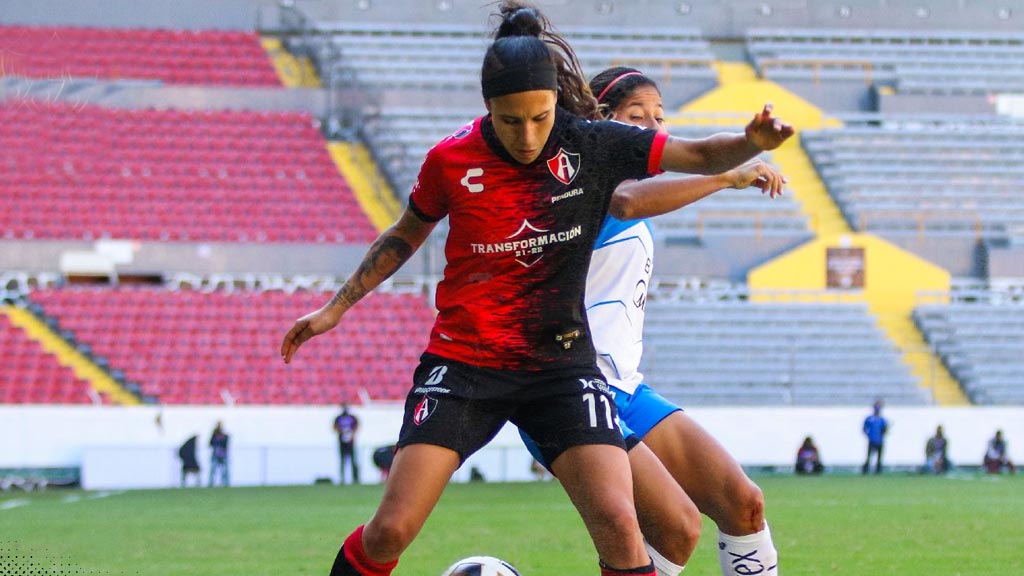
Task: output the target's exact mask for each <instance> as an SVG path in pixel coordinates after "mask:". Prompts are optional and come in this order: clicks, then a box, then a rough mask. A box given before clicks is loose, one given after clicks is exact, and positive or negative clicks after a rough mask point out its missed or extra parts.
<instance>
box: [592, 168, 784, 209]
mask: <svg viewBox="0 0 1024 576" xmlns="http://www.w3.org/2000/svg"><path fill="white" fill-rule="evenodd" d="M785 183H786V179H785V177H783V176H782V174H780V173H779V172H778V171H777V170H776V169H775V168H773V167H771V166H769V165H768V164H765V163H764V162H762V161H761V160H751V161H750V162H747V163H746V164H744V165H742V166H740V167H739V168H735V169H733V170H728V171H726V172H723V173H721V174H716V175H714V176H685V177H679V176H658V177H655V178H648V179H647V180H639V181H636V180H629V181H626V182H623V183H621V184H619V185H618V187H616V188H615V192H614V193H613V194H612V201H611V205H610V206H609V208H608V213H609V214H611V215H612V216H614V217H616V218H618V219H620V220H635V219H637V218H650V217H652V216H658V215H659V214H665V213H667V212H671V211H673V210H678V209H680V208H682V207H683V206H686V205H688V204H692V203H694V202H696V201H697V200H700V199H701V198H704V197H706V196H710V195H711V194H714V193H715V192H718V191H719V190H722V189H723V188H737V189H743V188H749V187H750V186H757V187H759V188H760V189H761V193H762V194H768V195H769V196H770V197H772V198H775V197H776V196H779V195H781V194H782V187H783V185H784V184H785Z"/></svg>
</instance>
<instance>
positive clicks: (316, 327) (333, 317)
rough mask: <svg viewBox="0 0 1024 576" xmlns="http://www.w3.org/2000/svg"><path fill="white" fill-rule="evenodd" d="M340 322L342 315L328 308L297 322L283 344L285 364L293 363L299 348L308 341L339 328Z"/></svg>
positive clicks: (286, 335) (312, 313)
mask: <svg viewBox="0 0 1024 576" xmlns="http://www.w3.org/2000/svg"><path fill="white" fill-rule="evenodd" d="M340 321H341V314H339V313H337V312H335V311H334V309H332V308H330V307H327V306H325V307H323V308H321V309H319V310H317V311H316V312H311V313H309V314H306V315H305V316H303V317H302V318H299V319H298V320H296V321H295V324H294V325H292V329H291V330H289V331H288V333H287V334H285V337H284V341H283V342H281V358H283V359H284V363H285V364H288V363H290V362H291V361H292V357H294V356H295V353H296V352H297V351H298V350H299V346H302V344H303V343H304V342H305V341H306V340H309V339H310V338H312V337H313V336H316V335H318V334H323V333H324V332H327V331H328V330H330V329H331V328H334V327H335V326H337V325H338V322H340Z"/></svg>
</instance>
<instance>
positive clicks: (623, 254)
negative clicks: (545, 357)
mask: <svg viewBox="0 0 1024 576" xmlns="http://www.w3.org/2000/svg"><path fill="white" fill-rule="evenodd" d="M653 265H654V239H653V238H652V237H651V227H650V224H649V223H648V221H647V220H630V221H628V222H623V221H621V220H617V219H615V218H613V217H611V216H608V217H606V218H605V221H604V224H603V225H602V226H601V233H600V235H599V236H598V238H597V242H596V243H595V244H594V254H593V257H592V259H591V261H590V271H589V273H588V274H587V296H586V306H587V319H588V321H589V322H590V331H591V335H592V336H591V338H592V339H593V342H594V347H595V348H596V349H597V365H598V366H599V367H600V368H601V372H602V373H604V377H605V378H606V379H607V380H608V384H610V385H612V386H615V387H616V388H619V389H620V390H622V391H623V392H625V393H627V394H632V393H633V392H634V391H635V390H636V387H637V386H639V385H640V384H641V383H642V382H643V379H644V377H643V374H641V373H640V372H639V368H640V357H641V356H642V355H643V348H644V344H643V329H644V309H645V308H646V305H647V285H648V284H649V283H650V280H651V269H652V267H653Z"/></svg>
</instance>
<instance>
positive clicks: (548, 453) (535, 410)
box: [511, 366, 654, 576]
mask: <svg viewBox="0 0 1024 576" xmlns="http://www.w3.org/2000/svg"><path fill="white" fill-rule="evenodd" d="M524 392H526V393H527V394H529V397H528V398H524V403H523V404H522V405H520V406H519V407H518V408H517V410H516V412H515V414H514V415H513V416H512V418H511V419H512V422H513V423H514V424H516V425H517V426H519V427H520V428H521V429H522V430H523V431H524V432H525V433H526V434H527V435H528V436H530V437H531V438H532V439H533V440H534V442H535V444H536V447H537V450H538V451H539V452H540V454H541V457H542V458H541V460H542V461H543V462H549V463H550V464H551V470H552V472H553V473H554V474H555V475H556V476H557V477H558V479H559V481H560V482H561V484H562V487H563V488H564V489H565V491H566V493H567V494H568V495H569V499H570V500H571V501H572V502H573V504H574V505H575V506H576V509H577V511H578V512H579V514H580V517H581V518H582V519H583V523H584V525H585V526H586V527H587V531H588V532H589V533H590V536H591V539H592V540H593V542H594V547H595V548H597V552H598V555H599V558H600V561H601V573H602V575H603V576H606V575H615V574H637V575H643V576H654V566H653V564H652V563H651V559H650V557H649V556H648V554H647V551H646V549H645V547H644V541H643V536H642V535H641V533H640V525H639V523H638V521H637V518H636V508H635V506H634V504H633V481H632V477H631V471H630V466H629V458H628V457H627V455H626V451H625V443H624V441H623V438H622V431H621V430H620V429H619V426H618V423H617V416H616V413H615V401H614V400H613V399H612V397H611V395H610V391H609V390H608V386H607V384H606V383H605V382H604V380H603V379H602V377H601V373H600V372H599V371H598V370H597V367H596V366H594V367H590V368H585V369H578V368H573V369H571V370H564V371H558V372H556V373H548V374H546V375H544V377H543V378H542V379H541V380H539V381H537V382H536V383H535V385H534V386H532V387H530V388H529V389H528V390H524Z"/></svg>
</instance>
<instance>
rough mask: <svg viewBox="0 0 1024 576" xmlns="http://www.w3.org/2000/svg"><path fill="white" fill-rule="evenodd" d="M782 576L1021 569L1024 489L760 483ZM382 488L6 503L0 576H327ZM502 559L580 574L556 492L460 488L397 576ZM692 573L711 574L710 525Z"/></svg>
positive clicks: (573, 526)
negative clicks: (465, 560)
mask: <svg viewBox="0 0 1024 576" xmlns="http://www.w3.org/2000/svg"><path fill="white" fill-rule="evenodd" d="M756 479H757V481H758V483H759V484H760V485H761V486H762V488H763V489H764V491H765V494H766V496H767V501H768V517H769V519H770V521H771V522H772V532H773V534H774V536H775V542H776V545H777V546H778V548H779V550H780V557H781V564H780V573H781V574H783V575H785V576H798V575H808V576H811V575H819V574H849V575H857V576H861V575H872V576H875V575H878V576H883V575H893V576H896V575H899V576H915V575H920V576H955V575H962V576H980V575H988V574H1024V553H1022V550H1024V497H1022V496H1024V478H1022V477H1021V476H1016V477H1009V476H1006V477H985V476H978V475H963V476H951V477H946V478H935V477H921V476H907V475H892V476H882V477H861V476H825V477H820V478H797V477H792V476H785V475H778V476H759V477H757V478H756ZM380 492H381V488H380V487H379V486H358V487H348V486H346V487H339V486H303V487H275V488H227V489H223V488H220V489H196V488H190V489H184V490H139V491H128V492H116V493H103V492H83V491H68V490H49V491H46V492H37V493H28V494H26V493H22V492H16V493H11V492H7V493H0V574H26V575H32V576H37V575H54V576H56V575H62V576H63V575H68V574H75V575H83V574H141V575H153V576H158V575H159V576H176V575H181V576H184V575H189V576H198V575H210V576H213V575H216V576H225V575H235V574H237V575H258V574H267V575H270V574H273V575H283V574H316V575H324V576H326V574H327V573H328V572H329V571H330V564H331V562H332V561H333V558H334V554H335V552H336V551H337V548H338V545H339V544H340V542H341V540H342V539H343V537H344V536H345V535H346V534H347V533H348V531H349V530H350V529H351V528H353V527H354V526H356V525H357V524H359V523H362V522H364V521H365V520H366V519H367V518H368V517H369V515H370V514H371V513H372V512H373V510H374V508H375V506H376V504H377V502H378V499H379V496H380ZM473 554H488V555H494V556H499V557H501V558H504V559H506V560H509V561H511V562H512V563H513V564H515V565H516V566H517V567H518V568H519V570H520V571H521V572H522V573H523V574H524V576H548V575H550V576H555V575H559V576H566V575H573V576H574V575H579V576H589V575H593V574H596V573H597V569H596V556H595V553H594V551H593V547H592V546H591V544H590V542H589V539H588V538H587V535H586V532H585V531H584V529H583V525H582V523H581V522H580V520H579V519H578V517H577V515H576V513H575V511H574V510H573V508H572V506H571V505H570V504H569V502H568V500H567V498H566V497H565V495H564V493H563V492H562V491H561V488H559V487H558V485H557V484H555V483H552V482H545V483H514V484H500V483H493V484H453V485H452V486H450V487H449V488H448V490H447V491H446V493H445V495H444V497H443V498H442V501H441V504H440V505H439V506H438V508H437V510H436V511H435V512H434V514H433V515H432V516H431V518H430V520H429V521H428V523H427V525H426V527H425V528H424V530H423V532H422V533H421V535H420V537H419V538H418V539H417V540H416V541H415V542H414V543H413V545H412V546H411V547H410V549H409V550H408V551H407V552H406V554H405V555H404V556H403V557H402V561H401V563H400V564H399V567H398V569H397V570H396V571H395V574H396V576H403V575H404V576H438V575H439V574H440V573H441V571H442V570H443V569H444V568H445V567H446V566H448V564H450V563H451V562H453V561H454V560H456V559H458V558H460V557H463V556H469V555H473ZM684 574H685V575H688V576H694V575H707V576H717V575H719V574H720V571H719V569H718V563H717V551H716V548H715V528H714V525H713V524H711V523H710V522H705V526H704V535H703V537H702V538H701V543H700V546H699V547H698V549H697V551H696V553H695V554H694V557H693V559H692V560H691V562H690V564H689V566H688V567H687V569H686V571H685V572H684Z"/></svg>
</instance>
